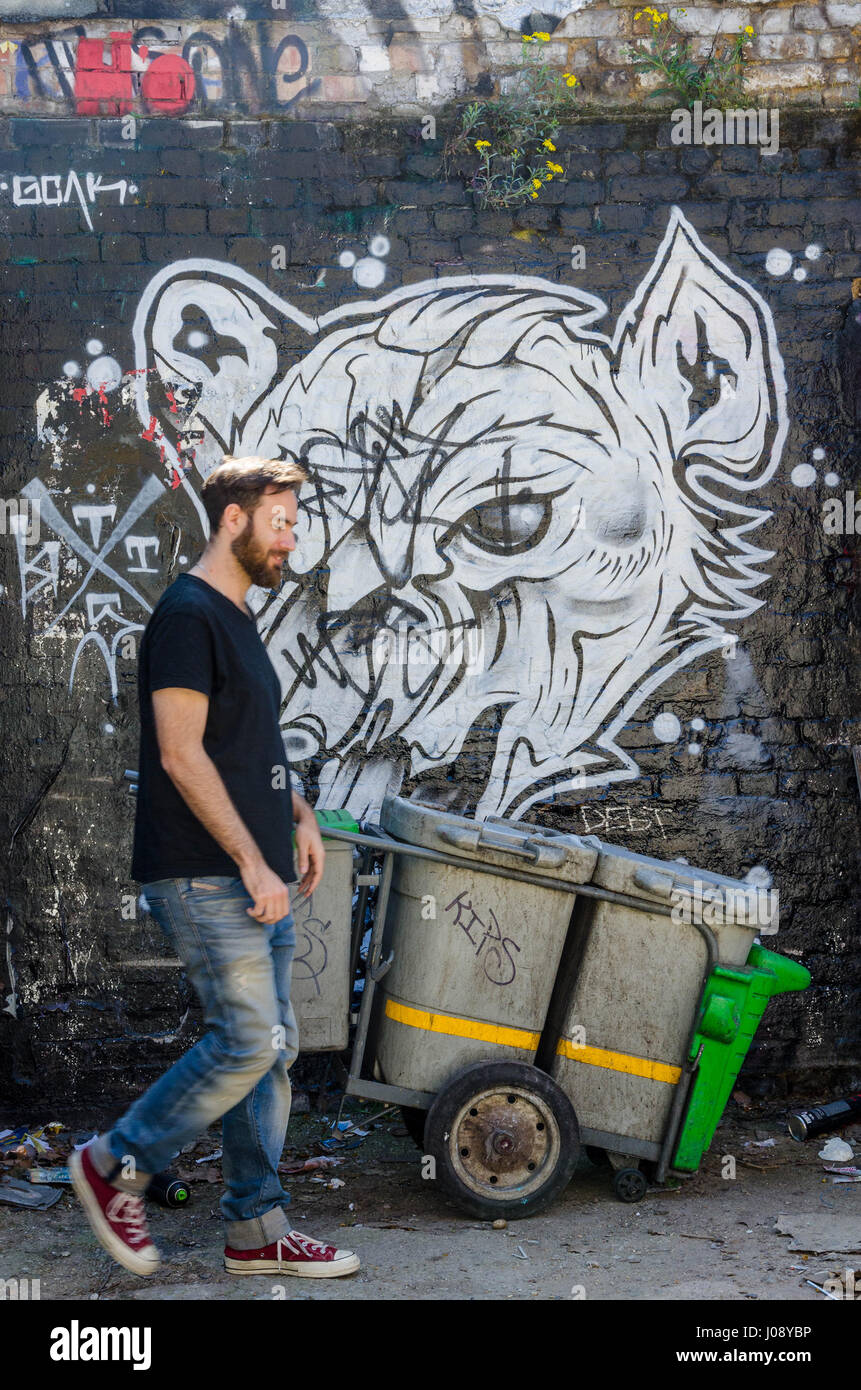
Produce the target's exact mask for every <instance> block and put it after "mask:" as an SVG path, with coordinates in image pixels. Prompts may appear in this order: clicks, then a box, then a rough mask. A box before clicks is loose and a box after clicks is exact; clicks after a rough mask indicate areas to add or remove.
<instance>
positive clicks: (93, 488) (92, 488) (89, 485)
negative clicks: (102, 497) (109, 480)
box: [87, 483, 96, 493]
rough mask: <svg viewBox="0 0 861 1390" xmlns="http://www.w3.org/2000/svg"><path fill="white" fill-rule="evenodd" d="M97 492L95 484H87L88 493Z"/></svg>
mask: <svg viewBox="0 0 861 1390" xmlns="http://www.w3.org/2000/svg"><path fill="white" fill-rule="evenodd" d="M95 490H96V485H95V483H87V492H90V493H93V492H95Z"/></svg>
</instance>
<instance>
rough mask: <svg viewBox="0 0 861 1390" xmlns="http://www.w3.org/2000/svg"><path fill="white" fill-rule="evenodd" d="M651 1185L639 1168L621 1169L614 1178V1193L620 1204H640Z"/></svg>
mask: <svg viewBox="0 0 861 1390" xmlns="http://www.w3.org/2000/svg"><path fill="white" fill-rule="evenodd" d="M648 1186H649V1184H648V1182H647V1181H646V1175H645V1173H641V1172H640V1170H639V1168H620V1169H619V1170H618V1172H617V1173H616V1174H615V1175H614V1177H613V1191H614V1192H615V1194H616V1196H617V1197H618V1198H619V1201H620V1202H639V1201H641V1200H642V1199H643V1197H645V1195H646V1189H647V1188H648Z"/></svg>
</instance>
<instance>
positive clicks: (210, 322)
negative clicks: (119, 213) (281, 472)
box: [133, 260, 316, 471]
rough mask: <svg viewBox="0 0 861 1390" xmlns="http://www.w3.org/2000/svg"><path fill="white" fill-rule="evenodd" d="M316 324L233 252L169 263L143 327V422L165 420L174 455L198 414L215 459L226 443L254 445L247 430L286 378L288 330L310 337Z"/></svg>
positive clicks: (154, 286)
mask: <svg viewBox="0 0 861 1390" xmlns="http://www.w3.org/2000/svg"><path fill="white" fill-rule="evenodd" d="M315 328H316V325H315V323H314V321H313V320H312V319H309V318H307V317H306V315H304V314H300V313H299V312H298V311H297V310H295V309H294V308H292V306H291V305H289V304H288V303H287V302H286V301H285V300H282V299H280V298H279V296H277V295H274V294H272V293H271V292H270V291H269V290H267V288H266V286H265V285H264V284H262V283H261V282H260V281H259V280H256V279H254V277H253V276H251V275H249V274H247V272H245V271H243V270H240V269H238V268H236V267H235V266H231V265H229V264H227V263H225V262H221V261H205V260H189V261H181V262H179V263H178V264H177V265H174V266H170V267H168V268H167V269H166V270H162V271H160V272H159V273H158V275H156V276H154V277H153V279H152V280H151V281H150V283H149V285H148V286H147V288H146V290H145V291H144V293H143V295H142V297H141V301H140V304H139V306H138V311H137V314H136V315H135V321H134V327H133V336H134V343H135V367H136V371H137V379H136V389H137V406H138V414H139V416H140V419H141V422H142V423H143V424H144V426H145V427H147V428H150V429H152V428H153V423H152V422H153V421H156V422H157V428H158V435H159V441H160V442H162V443H164V445H165V448H166V451H167V452H168V454H169V455H170V456H171V457H172V461H175V457H174V456H175V444H176V440H177V439H178V437H179V435H180V434H181V432H182V429H183V426H185V425H187V424H189V422H193V423H194V425H197V426H200V427H201V428H202V430H203V433H204V440H203V450H202V456H204V457H206V459H207V460H209V466H210V467H211V466H212V463H214V462H215V461H217V458H218V457H220V455H221V454H223V453H233V452H235V451H236V450H237V449H242V451H243V452H246V453H252V452H254V449H255V441H254V440H253V439H252V440H249V439H245V438H244V437H243V430H244V427H245V425H246V423H247V422H248V421H249V420H250V419H251V417H252V416H253V414H254V411H255V410H256V408H257V406H258V405H259V404H260V402H261V400H262V399H263V398H264V396H265V395H266V394H267V392H268V391H270V390H271V388H272V385H273V382H274V381H275V380H276V377H277V375H278V370H279V350H280V349H281V348H282V347H283V345H284V342H285V339H286V340H289V339H290V338H292V337H293V336H294V335H298V336H299V337H300V338H301V339H303V340H304V339H305V338H306V335H307V334H308V333H312V332H314V331H315ZM303 346H304V342H303ZM151 437H152V436H151ZM197 462H198V466H200V463H201V458H198V460H197ZM203 471H208V468H207V469H204V470H203Z"/></svg>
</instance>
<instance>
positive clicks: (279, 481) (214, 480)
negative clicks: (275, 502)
mask: <svg viewBox="0 0 861 1390" xmlns="http://www.w3.org/2000/svg"><path fill="white" fill-rule="evenodd" d="M307 480H308V474H307V473H306V472H305V470H304V468H302V467H301V465H300V464H298V463H294V462H293V460H292V459H265V458H242V459H236V458H231V457H230V455H229V454H225V455H224V458H223V459H222V460H221V463H219V465H218V467H217V468H213V470H212V472H211V473H210V475H209V477H208V478H207V479H206V482H205V483H204V484H203V487H202V488H201V490H200V499H201V501H202V502H203V506H204V509H205V511H206V515H207V517H208V518H209V526H210V531H211V533H212V535H215V532H216V531H217V530H218V528H219V526H220V525H221V518H222V516H223V515H224V509H225V507H228V506H230V503H231V502H236V503H238V505H239V506H240V507H241V508H242V510H243V511H244V512H247V513H248V515H249V516H251V515H252V513H253V512H254V511H255V510H256V508H257V507H258V506H259V505H260V499H261V497H262V496H263V494H264V493H265V492H283V491H284V489H285V488H293V489H294V490H295V491H296V492H298V491H299V488H300V487H301V485H302V483H304V482H307Z"/></svg>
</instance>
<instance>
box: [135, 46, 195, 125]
mask: <svg viewBox="0 0 861 1390" xmlns="http://www.w3.org/2000/svg"><path fill="white" fill-rule="evenodd" d="M141 96H142V97H143V100H144V102H145V103H146V105H147V106H148V107H149V109H150V110H151V111H160V112H162V113H163V114H164V115H165V116H178V115H180V114H181V113H182V112H183V111H185V109H186V107H187V106H189V105H190V103H191V100H192V97H193V96H194V73H193V72H192V70H191V67H190V65H189V64H188V63H187V62H186V61H185V59H184V58H180V57H179V55H178V54H176V53H162V54H160V55H159V57H158V58H155V59H154V60H153V61H152V62H151V63H150V65H149V67H148V68H147V70H146V72H145V73H144V75H143V77H142V78H141Z"/></svg>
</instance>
